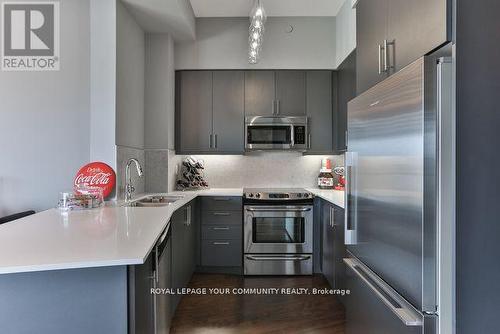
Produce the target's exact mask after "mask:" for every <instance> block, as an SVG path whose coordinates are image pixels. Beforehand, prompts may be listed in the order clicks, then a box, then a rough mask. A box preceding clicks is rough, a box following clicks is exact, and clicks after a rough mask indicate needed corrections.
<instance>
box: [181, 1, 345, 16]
mask: <svg viewBox="0 0 500 334" xmlns="http://www.w3.org/2000/svg"><path fill="white" fill-rule="evenodd" d="M190 1H191V5H192V6H193V10H194V14H195V16H196V17H245V16H248V15H249V14H250V10H251V9H252V7H253V4H254V0H190ZM344 1H345V0H261V2H262V4H263V5H264V8H265V10H266V13H267V16H336V15H337V13H338V11H339V9H340V7H342V4H343V3H344Z"/></svg>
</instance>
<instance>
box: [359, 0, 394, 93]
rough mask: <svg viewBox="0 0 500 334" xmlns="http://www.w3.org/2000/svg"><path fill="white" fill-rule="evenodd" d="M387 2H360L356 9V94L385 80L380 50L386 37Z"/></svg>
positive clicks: (385, 75)
mask: <svg viewBox="0 0 500 334" xmlns="http://www.w3.org/2000/svg"><path fill="white" fill-rule="evenodd" d="M387 1H388V0H360V1H359V2H358V5H357V7H356V44H357V45H356V48H357V66H356V68H357V92H358V94H361V93H362V92H364V91H365V90H367V89H368V88H370V87H372V86H374V85H375V84H377V83H378V82H380V81H382V80H384V79H385V78H387V76H388V74H387V73H386V72H384V71H383V64H382V63H383V59H382V50H380V48H381V47H382V46H383V42H384V39H385V38H386V36H387V5H388V2H387Z"/></svg>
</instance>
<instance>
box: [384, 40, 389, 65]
mask: <svg viewBox="0 0 500 334" xmlns="http://www.w3.org/2000/svg"><path fill="white" fill-rule="evenodd" d="M387 61H388V57H387V40H386V39H384V72H387V71H388V70H389V65H387Z"/></svg>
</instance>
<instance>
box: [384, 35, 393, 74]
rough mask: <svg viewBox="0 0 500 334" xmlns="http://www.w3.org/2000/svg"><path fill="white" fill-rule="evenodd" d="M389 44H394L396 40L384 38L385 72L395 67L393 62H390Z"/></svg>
mask: <svg viewBox="0 0 500 334" xmlns="http://www.w3.org/2000/svg"><path fill="white" fill-rule="evenodd" d="M389 45H391V46H394V41H390V42H389V41H388V40H386V39H384V72H386V73H387V72H389V69H391V68H393V67H394V66H392V65H391V64H389V56H388V54H389Z"/></svg>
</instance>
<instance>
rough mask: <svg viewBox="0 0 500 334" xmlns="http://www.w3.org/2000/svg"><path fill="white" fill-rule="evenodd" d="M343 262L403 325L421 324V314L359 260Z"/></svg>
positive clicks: (420, 325) (348, 259)
mask: <svg viewBox="0 0 500 334" xmlns="http://www.w3.org/2000/svg"><path fill="white" fill-rule="evenodd" d="M344 263H345V264H346V265H347V267H348V268H349V269H351V271H352V272H354V273H355V274H356V276H358V278H360V279H361V280H362V281H363V282H364V283H365V284H366V286H368V287H369V288H370V290H372V291H373V292H374V293H375V295H376V296H377V297H378V298H379V299H380V300H381V301H382V302H383V303H384V304H385V305H386V306H387V307H388V308H389V309H390V310H391V311H392V313H394V314H395V315H396V316H397V317H398V318H399V319H400V320H401V322H403V324H405V326H419V327H422V326H423V315H422V314H421V313H420V312H418V311H417V310H416V309H415V308H414V307H413V306H412V305H411V304H410V303H409V302H407V301H406V300H405V299H404V298H403V297H401V296H400V295H399V294H398V293H397V292H396V291H394V290H393V289H392V288H391V287H390V286H389V285H388V284H387V283H385V282H384V281H383V280H382V279H381V278H379V277H378V276H377V275H376V274H375V273H373V272H372V271H371V270H369V269H368V268H367V267H366V266H365V265H363V264H362V263H361V262H360V261H359V260H357V259H355V258H345V259H344Z"/></svg>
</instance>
